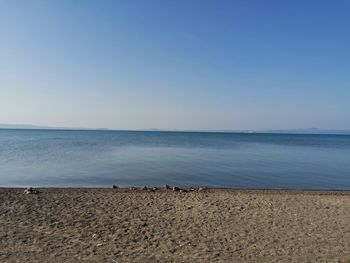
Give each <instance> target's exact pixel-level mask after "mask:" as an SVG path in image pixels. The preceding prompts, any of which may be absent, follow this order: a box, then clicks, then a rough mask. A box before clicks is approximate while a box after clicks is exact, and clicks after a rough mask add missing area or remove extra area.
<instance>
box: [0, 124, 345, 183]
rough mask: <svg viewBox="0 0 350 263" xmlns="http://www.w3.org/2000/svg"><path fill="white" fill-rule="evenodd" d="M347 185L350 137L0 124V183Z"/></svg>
mask: <svg viewBox="0 0 350 263" xmlns="http://www.w3.org/2000/svg"><path fill="white" fill-rule="evenodd" d="M165 183H167V184H175V185H178V186H208V187H234V188H289V189H350V136H347V135H289V134H239V133H194V132H193V133H192V132H128V131H63V130H0V186H69V187H78V186H81V187H111V185H112V184H117V185H120V186H132V185H134V186H142V185H149V186H152V185H163V184H165Z"/></svg>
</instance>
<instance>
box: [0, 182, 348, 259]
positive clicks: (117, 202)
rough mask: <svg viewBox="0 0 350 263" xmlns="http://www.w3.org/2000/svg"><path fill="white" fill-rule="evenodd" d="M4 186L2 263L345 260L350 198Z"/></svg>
mask: <svg viewBox="0 0 350 263" xmlns="http://www.w3.org/2000/svg"><path fill="white" fill-rule="evenodd" d="M39 191H40V193H39V194H25V193H24V188H0V211H1V213H0V261H1V262H5V263H7V262H22V261H29V262H111V263H113V262H326V261H327V262H348V261H349V260H350V231H349V229H350V220H349V218H350V209H349V208H348V207H349V204H350V191H300V190H247V189H244V190H242V189H240V190H236V189H206V190H203V191H188V192H180V191H175V192H173V191H172V190H157V191H154V192H151V191H147V190H129V189H126V188H122V189H112V188H39Z"/></svg>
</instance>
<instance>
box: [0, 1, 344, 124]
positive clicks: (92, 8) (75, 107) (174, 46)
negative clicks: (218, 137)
mask: <svg viewBox="0 0 350 263" xmlns="http://www.w3.org/2000/svg"><path fill="white" fill-rule="evenodd" d="M349 14H350V1H348V0H343V1H342V0H333V1H329V0H327V1H323V0H314V1H313V0H308V1H305V0H289V1H288V0H285V1H281V0H266V1H261V0H227V1H226V0H218V1H214V0H210V1H206V0H176V1H175V0H171V1H170V0H159V1H156V0H147V1H143V0H114V1H113V0H111V1H108V0H95V1H90V0H30V1H28V0H0V123H12V124H35V125H44V126H56V127H80V128H111V129H152V128H157V129H167V130H246V129H292V128H310V127H317V128H323V129H350V15H349Z"/></svg>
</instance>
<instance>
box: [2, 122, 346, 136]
mask: <svg viewBox="0 0 350 263" xmlns="http://www.w3.org/2000/svg"><path fill="white" fill-rule="evenodd" d="M0 129H31V130H43V129H44V130H111V129H106V128H101V129H88V128H67V127H50V126H39V125H32V124H1V123H0ZM135 131H137V130H135ZM139 131H157V132H162V131H164V132H165V131H167V132H171V131H176V132H224V133H285V134H339V135H341V134H343V135H345V134H346V135H350V130H327V129H318V128H309V129H280V130H274V129H271V130H161V129H156V128H153V129H146V130H139Z"/></svg>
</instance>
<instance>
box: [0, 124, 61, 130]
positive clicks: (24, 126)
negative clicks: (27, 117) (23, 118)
mask: <svg viewBox="0 0 350 263" xmlns="http://www.w3.org/2000/svg"><path fill="white" fill-rule="evenodd" d="M0 129H32V130H38V129H57V128H55V127H47V126H38V125H31V124H1V123H0Z"/></svg>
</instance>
